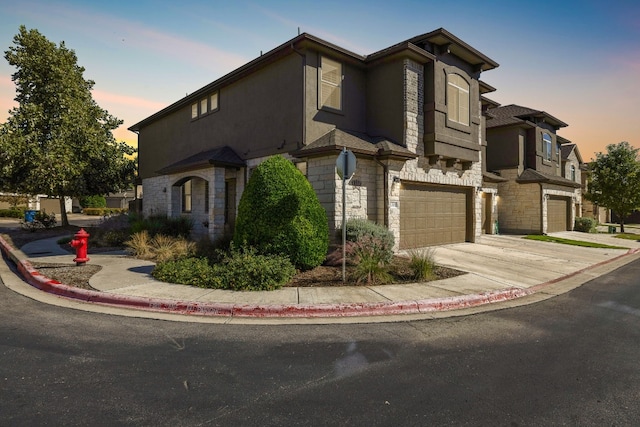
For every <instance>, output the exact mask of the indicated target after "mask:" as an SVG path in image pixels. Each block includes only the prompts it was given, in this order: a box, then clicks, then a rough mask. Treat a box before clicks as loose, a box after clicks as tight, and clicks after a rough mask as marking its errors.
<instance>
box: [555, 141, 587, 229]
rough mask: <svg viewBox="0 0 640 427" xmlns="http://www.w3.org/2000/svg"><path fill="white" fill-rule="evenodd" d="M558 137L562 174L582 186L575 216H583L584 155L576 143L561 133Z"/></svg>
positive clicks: (578, 193)
mask: <svg viewBox="0 0 640 427" xmlns="http://www.w3.org/2000/svg"><path fill="white" fill-rule="evenodd" d="M556 137H557V138H558V142H560V161H561V166H560V175H561V176H562V177H563V178H566V179H568V180H569V181H572V182H576V183H579V184H580V188H578V189H577V190H576V195H575V217H581V216H582V206H583V203H584V201H583V197H582V195H583V193H582V169H583V165H584V162H583V161H582V155H581V154H580V150H579V149H578V146H577V145H576V144H573V143H572V142H571V141H569V140H567V139H565V138H563V137H561V136H560V135H556Z"/></svg>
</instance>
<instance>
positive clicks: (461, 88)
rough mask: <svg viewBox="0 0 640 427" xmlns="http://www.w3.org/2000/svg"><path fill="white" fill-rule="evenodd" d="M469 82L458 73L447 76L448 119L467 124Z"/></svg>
mask: <svg viewBox="0 0 640 427" xmlns="http://www.w3.org/2000/svg"><path fill="white" fill-rule="evenodd" d="M469 105H470V99H469V83H467V81H466V80H465V79H463V78H462V76H460V75H459V74H449V75H448V76H447V114H448V117H449V120H452V121H454V122H457V123H460V124H463V125H466V126H469Z"/></svg>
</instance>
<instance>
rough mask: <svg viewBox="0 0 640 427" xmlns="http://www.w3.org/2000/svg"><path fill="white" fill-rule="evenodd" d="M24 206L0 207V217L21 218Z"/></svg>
mask: <svg viewBox="0 0 640 427" xmlns="http://www.w3.org/2000/svg"><path fill="white" fill-rule="evenodd" d="M25 210H26V208H13V207H12V208H9V209H0V217H4V218H23V217H24V211H25Z"/></svg>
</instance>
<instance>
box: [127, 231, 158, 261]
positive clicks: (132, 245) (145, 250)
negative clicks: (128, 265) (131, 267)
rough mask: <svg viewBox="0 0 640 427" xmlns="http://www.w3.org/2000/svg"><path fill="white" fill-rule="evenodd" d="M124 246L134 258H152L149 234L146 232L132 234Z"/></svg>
mask: <svg viewBox="0 0 640 427" xmlns="http://www.w3.org/2000/svg"><path fill="white" fill-rule="evenodd" d="M124 244H125V246H126V247H127V248H128V250H129V252H131V254H132V255H133V256H134V257H136V258H140V259H151V258H153V250H152V247H151V237H149V232H147V231H146V230H143V231H140V232H138V233H133V234H132V235H131V237H130V238H129V240H127V241H126V242H125V243H124Z"/></svg>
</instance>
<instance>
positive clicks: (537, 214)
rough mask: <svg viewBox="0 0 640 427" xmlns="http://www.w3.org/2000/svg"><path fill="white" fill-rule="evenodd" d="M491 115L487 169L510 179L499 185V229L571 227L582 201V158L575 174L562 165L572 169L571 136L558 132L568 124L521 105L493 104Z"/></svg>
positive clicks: (528, 230)
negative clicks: (565, 148)
mask: <svg viewBox="0 0 640 427" xmlns="http://www.w3.org/2000/svg"><path fill="white" fill-rule="evenodd" d="M487 116H488V118H487V121H486V126H487V170H489V171H491V172H495V173H496V174H497V175H499V176H500V177H501V178H503V179H505V180H506V181H504V182H501V183H499V184H498V196H499V197H498V200H499V203H498V218H499V223H500V231H504V232H509V233H542V234H546V233H550V232H554V231H563V230H572V229H573V223H574V220H575V217H576V205H577V206H578V214H579V209H580V208H579V206H580V203H581V192H580V187H581V184H580V177H579V162H578V167H577V168H576V172H575V173H576V175H575V177H574V179H573V180H572V179H567V178H566V177H565V175H566V173H565V172H564V171H563V165H565V166H566V167H567V168H569V173H570V171H571V165H572V161H569V157H571V153H570V152H569V151H567V153H566V155H567V159H566V160H565V161H564V162H563V160H562V158H563V156H562V144H563V143H567V142H568V141H567V140H566V139H564V138H562V137H560V136H559V135H557V134H556V133H557V131H558V130H559V129H560V128H563V127H566V126H567V124H566V123H564V122H563V121H561V120H559V119H557V118H555V117H554V116H552V115H551V114H548V113H546V112H544V111H539V110H535V109H532V108H527V107H522V106H519V105H506V106H501V107H497V108H492V109H489V110H488V111H487ZM574 149H575V147H574ZM573 153H574V156H575V153H577V152H573ZM576 159H577V157H576Z"/></svg>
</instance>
